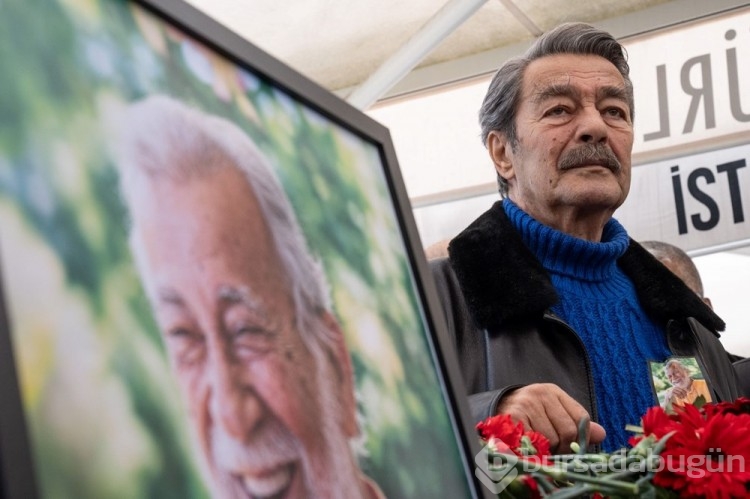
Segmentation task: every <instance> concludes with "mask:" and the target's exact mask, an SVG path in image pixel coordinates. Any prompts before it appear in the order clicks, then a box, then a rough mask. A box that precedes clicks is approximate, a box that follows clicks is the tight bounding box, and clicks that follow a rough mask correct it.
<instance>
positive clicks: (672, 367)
mask: <svg viewBox="0 0 750 499" xmlns="http://www.w3.org/2000/svg"><path fill="white" fill-rule="evenodd" d="M664 372H665V373H666V374H667V379H668V380H669V382H670V383H671V384H672V387H671V388H669V389H668V390H667V392H666V394H665V396H664V406H665V407H667V408H673V407H679V406H684V405H685V404H692V403H694V402H696V401H697V400H698V397H702V398H703V403H706V402H711V393H710V392H709V390H708V384H707V383H706V380H703V379H693V377H692V376H690V371H689V370H688V368H687V367H685V366H684V365H682V363H681V362H680V361H679V360H677V359H669V360H668V361H667V364H666V365H665V366H664Z"/></svg>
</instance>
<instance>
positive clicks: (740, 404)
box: [703, 397, 750, 417]
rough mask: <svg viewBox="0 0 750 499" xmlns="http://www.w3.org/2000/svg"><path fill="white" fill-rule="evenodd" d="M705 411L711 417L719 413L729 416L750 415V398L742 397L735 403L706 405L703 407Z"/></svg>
mask: <svg viewBox="0 0 750 499" xmlns="http://www.w3.org/2000/svg"><path fill="white" fill-rule="evenodd" d="M703 410H704V412H705V413H706V415H708V416H709V417H710V416H712V415H713V414H715V413H717V412H721V413H729V414H750V398H747V397H740V398H738V399H737V400H735V401H734V402H718V403H716V404H706V405H705V406H704V407H703Z"/></svg>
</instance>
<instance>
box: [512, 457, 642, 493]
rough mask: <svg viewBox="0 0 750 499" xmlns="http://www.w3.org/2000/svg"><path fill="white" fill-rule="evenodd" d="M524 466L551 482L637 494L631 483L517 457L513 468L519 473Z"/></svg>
mask: <svg viewBox="0 0 750 499" xmlns="http://www.w3.org/2000/svg"><path fill="white" fill-rule="evenodd" d="M526 466H533V467H534V468H535V469H536V470H537V471H538V472H539V473H543V474H545V475H547V476H549V477H550V478H552V479H553V480H557V481H567V482H572V483H577V482H583V483H589V484H592V485H596V486H597V487H598V490H601V491H603V492H611V493H617V494H630V495H636V494H638V490H639V487H638V486H637V485H636V484H634V483H632V482H624V481H621V480H611V479H609V477H604V478H602V477H598V476H589V475H587V474H585V473H581V472H571V471H568V470H567V469H562V468H560V467H557V466H548V465H545V464H541V463H539V462H538V461H530V460H527V459H526V458H524V457H518V461H517V462H516V463H515V467H516V468H517V469H518V470H519V471H523V470H524V468H525V467H526ZM526 469H528V468H526Z"/></svg>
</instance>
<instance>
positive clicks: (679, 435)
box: [475, 398, 750, 499]
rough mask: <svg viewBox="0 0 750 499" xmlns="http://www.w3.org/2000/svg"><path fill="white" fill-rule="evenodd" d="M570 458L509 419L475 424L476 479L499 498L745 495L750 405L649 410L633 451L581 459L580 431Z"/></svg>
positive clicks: (749, 482) (744, 401)
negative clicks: (478, 442)
mask: <svg viewBox="0 0 750 499" xmlns="http://www.w3.org/2000/svg"><path fill="white" fill-rule="evenodd" d="M586 428H588V421H581V424H580V425H579V430H580V431H579V435H580V439H579V442H578V443H574V444H573V445H572V446H571V447H572V448H573V451H574V453H573V454H565V455H554V456H553V455H551V454H550V445H549V442H548V441H547V439H546V438H545V437H544V436H543V435H541V434H539V433H537V432H534V431H526V430H525V429H524V427H523V424H522V423H513V422H512V420H511V418H510V416H508V415H504V414H501V415H498V416H493V417H491V418H488V419H486V420H484V421H482V422H480V423H479V424H478V425H477V431H478V432H479V435H480V437H481V438H482V440H483V441H484V443H485V446H484V447H483V449H482V452H480V453H479V454H478V455H477V457H476V460H475V461H476V464H477V470H476V475H477V478H479V479H480V481H481V482H482V483H483V484H484V485H485V486H487V487H488V488H489V489H490V490H491V491H492V492H494V493H496V494H498V496H499V497H507V498H516V497H518V498H542V497H550V498H556V499H562V498H572V497H596V498H604V497H653V498H668V497H695V498H699V497H708V498H733V497H750V399H748V398H741V399H738V400H737V401H735V402H734V403H729V402H720V403H708V404H704V405H702V406H701V407H698V406H695V405H686V406H684V407H680V408H677V409H676V410H675V412H674V413H668V412H666V411H665V410H664V409H663V408H661V407H652V408H651V409H649V410H648V411H647V412H646V414H645V415H644V416H643V418H642V420H641V426H631V427H629V428H628V429H629V430H630V431H632V432H633V433H634V436H633V437H631V439H630V442H629V444H630V446H629V447H628V448H625V449H621V450H620V451H617V452H614V453H609V454H605V453H599V454H596V453H593V454H592V453H586V452H585V442H586V440H587V436H586V434H585V429H586Z"/></svg>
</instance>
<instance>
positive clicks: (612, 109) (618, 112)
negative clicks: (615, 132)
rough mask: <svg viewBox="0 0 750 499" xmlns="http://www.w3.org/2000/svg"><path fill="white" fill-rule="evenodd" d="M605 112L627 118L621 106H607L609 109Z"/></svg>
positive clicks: (615, 116)
mask: <svg viewBox="0 0 750 499" xmlns="http://www.w3.org/2000/svg"><path fill="white" fill-rule="evenodd" d="M605 112H606V113H607V115H609V116H612V117H614V118H622V119H625V111H624V110H622V109H620V108H618V107H610V108H607V110H606V111H605Z"/></svg>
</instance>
